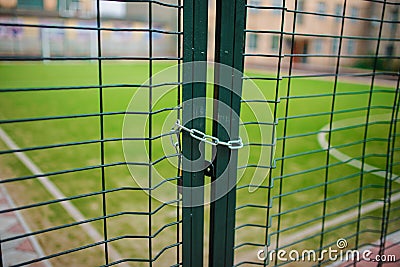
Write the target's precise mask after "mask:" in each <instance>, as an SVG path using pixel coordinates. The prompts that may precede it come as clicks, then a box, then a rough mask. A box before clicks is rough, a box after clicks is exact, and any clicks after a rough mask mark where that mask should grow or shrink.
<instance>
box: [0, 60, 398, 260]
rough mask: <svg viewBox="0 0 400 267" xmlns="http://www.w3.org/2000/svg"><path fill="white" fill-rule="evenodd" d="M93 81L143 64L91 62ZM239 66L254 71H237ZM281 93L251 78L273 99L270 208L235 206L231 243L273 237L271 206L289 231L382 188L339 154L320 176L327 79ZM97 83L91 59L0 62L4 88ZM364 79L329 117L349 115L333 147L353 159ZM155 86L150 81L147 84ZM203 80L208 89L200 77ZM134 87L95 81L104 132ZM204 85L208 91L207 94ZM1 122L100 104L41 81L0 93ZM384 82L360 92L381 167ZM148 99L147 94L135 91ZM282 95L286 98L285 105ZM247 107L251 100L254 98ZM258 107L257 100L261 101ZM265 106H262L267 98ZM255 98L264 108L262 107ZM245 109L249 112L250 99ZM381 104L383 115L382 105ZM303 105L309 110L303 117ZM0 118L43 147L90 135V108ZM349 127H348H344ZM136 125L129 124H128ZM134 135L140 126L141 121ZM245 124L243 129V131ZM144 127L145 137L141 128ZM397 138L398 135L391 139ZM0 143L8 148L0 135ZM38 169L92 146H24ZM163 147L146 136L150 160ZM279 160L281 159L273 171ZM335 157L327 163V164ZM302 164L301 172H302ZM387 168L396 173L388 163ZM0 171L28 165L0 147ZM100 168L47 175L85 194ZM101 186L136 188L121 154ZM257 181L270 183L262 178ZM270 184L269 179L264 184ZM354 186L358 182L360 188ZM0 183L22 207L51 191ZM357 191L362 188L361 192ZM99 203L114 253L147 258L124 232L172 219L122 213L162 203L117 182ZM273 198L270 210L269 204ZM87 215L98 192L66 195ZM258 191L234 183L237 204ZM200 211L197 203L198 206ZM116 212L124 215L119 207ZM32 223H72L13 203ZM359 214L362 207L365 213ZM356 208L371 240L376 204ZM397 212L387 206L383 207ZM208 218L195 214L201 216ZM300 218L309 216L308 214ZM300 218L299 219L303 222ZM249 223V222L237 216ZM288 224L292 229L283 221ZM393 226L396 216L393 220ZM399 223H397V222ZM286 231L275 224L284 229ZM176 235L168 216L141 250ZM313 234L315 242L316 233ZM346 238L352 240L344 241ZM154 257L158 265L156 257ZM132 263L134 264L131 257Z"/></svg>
mask: <svg viewBox="0 0 400 267" xmlns="http://www.w3.org/2000/svg"><path fill="white" fill-rule="evenodd" d="M168 66H170V64H169V63H157V64H154V66H153V73H157V72H158V71H161V70H162V69H164V68H166V67H168ZM102 72H103V80H102V82H103V84H104V85H108V84H142V83H143V82H145V81H146V80H147V79H148V77H149V66H148V65H147V64H146V63H143V64H141V63H108V62H106V63H104V64H103V67H102ZM247 74H248V75H249V76H252V75H254V74H255V73H253V72H249V73H247ZM256 75H257V76H266V77H267V76H268V74H265V73H256ZM291 82H292V83H291V87H290V97H289V98H287V97H286V94H287V90H288V86H287V83H288V80H287V79H283V81H281V82H280V87H279V92H278V94H279V95H278V96H276V95H275V85H276V82H274V81H262V80H257V81H256V84H257V85H258V86H259V87H260V89H261V91H262V93H263V94H264V95H265V97H266V98H267V99H275V97H277V98H278V99H280V102H279V103H278V104H277V110H276V115H277V120H278V122H279V123H278V125H277V127H276V129H277V133H276V136H277V138H278V140H277V146H276V151H275V159H276V168H274V169H273V170H272V171H271V172H272V174H271V177H272V181H271V182H272V183H273V188H272V191H271V194H270V196H271V203H270V205H272V208H271V210H270V213H269V215H270V216H272V219H271V220H268V221H266V216H267V213H266V209H265V208H264V209H262V208H255V207H247V208H243V209H239V210H238V211H237V225H238V226H240V225H242V226H243V227H238V230H237V232H236V239H237V242H236V243H237V244H240V243H242V242H255V243H260V244H262V243H263V242H264V240H265V231H266V229H265V228H263V227H258V226H257V225H261V226H262V225H265V224H266V223H268V224H270V228H269V230H268V233H269V234H271V237H272V240H273V238H274V236H275V235H276V234H274V233H275V232H276V231H277V230H278V220H277V219H278V217H279V216H278V215H279V214H280V215H281V216H280V225H279V229H280V231H283V230H284V231H283V232H282V233H281V236H280V237H281V238H282V239H290V236H291V235H292V234H294V233H298V232H301V230H302V229H304V228H306V227H308V226H310V225H312V224H314V223H318V222H319V221H318V220H315V218H319V217H321V216H322V215H323V214H322V210H323V207H324V205H325V208H326V213H327V214H331V213H335V212H337V211H341V210H345V209H347V208H349V207H352V206H354V207H355V205H357V203H358V202H359V199H360V196H361V197H362V200H363V201H365V202H368V201H374V200H376V199H381V198H382V197H383V192H384V189H383V185H384V182H385V181H384V179H382V178H380V177H377V176H375V175H373V174H365V175H364V176H363V182H362V184H360V175H359V172H360V170H359V169H356V168H354V167H351V166H348V165H346V164H344V163H340V162H339V161H338V160H336V159H335V158H333V157H330V160H329V162H330V164H332V165H333V166H332V167H330V168H329V176H328V183H325V174H326V168H325V167H324V166H325V164H326V157H327V156H326V153H327V152H326V151H323V150H322V149H321V147H320V146H319V144H318V140H317V134H318V131H319V130H320V129H321V128H322V127H323V126H325V125H327V124H328V123H329V121H330V119H331V113H330V111H331V101H332V92H333V87H334V86H333V78H331V79H330V78H324V79H307V78H298V79H292V81H291ZM97 84H98V67H97V64H96V63H79V62H78V63H72V64H68V63H67V64H61V63H60V64H59V63H57V64H56V63H49V64H43V63H23V64H22V63H15V64H14V63H13V64H11V63H2V64H1V65H0V89H12V88H16V89H18V88H41V87H69V86H77V87H79V86H89V87H90V86H93V85H97ZM369 89H370V86H369V85H368V84H355V83H345V82H341V81H340V82H339V84H338V86H337V95H336V100H335V101H336V102H335V106H334V111H335V114H334V115H333V121H334V122H336V123H337V125H338V127H339V126H340V122H341V121H345V120H347V121H349V119H352V120H353V121H350V122H349V123H350V124H351V125H357V124H359V125H360V126H358V127H357V126H356V127H349V128H345V127H344V128H343V129H342V130H336V131H333V132H332V136H331V140H332V145H333V146H337V147H338V149H339V150H340V151H341V152H343V153H345V154H347V155H349V156H351V157H355V158H357V157H358V158H359V157H361V156H362V147H363V143H362V142H358V141H359V140H362V139H363V136H364V131H365V125H363V124H364V123H365V116H366V114H367V109H366V107H367V106H368V101H369ZM153 90H157V89H153ZM209 90H211V87H209ZM135 92H136V88H133V87H111V88H104V89H103V109H104V112H105V113H110V114H109V115H105V116H104V138H106V139H112V138H121V135H122V124H123V119H124V115H123V114H115V115H112V114H111V113H113V112H124V111H125V110H126V108H127V106H128V104H129V101H130V99H131V97H132V96H133V94H134V93H135ZM209 93H210V94H211V91H210V92H209ZM0 94H1V96H0V121H2V122H7V120H12V119H19V118H39V117H51V116H64V115H74V114H77V115H78V114H80V115H82V114H96V113H98V112H99V110H100V106H99V89H98V88H87V89H79V88H78V89H71V90H51V91H39V90H36V91H35V90H32V91H25V92H17V91H16V92H1V93H0ZM244 94H245V97H247V98H249V99H251V98H252V97H253V96H254V95H252V92H248V91H246V87H245V88H244ZM394 97H395V90H394V89H393V87H392V88H390V87H388V88H385V87H380V86H374V88H373V94H372V98H371V109H370V116H371V117H373V116H380V118H383V119H381V120H380V123H372V124H371V125H370V126H369V127H368V135H367V139H368V140H369V141H368V142H367V145H366V155H367V156H366V159H365V162H366V163H368V164H371V165H374V166H377V167H379V168H381V169H385V168H386V164H387V160H386V155H387V146H388V137H389V130H390V129H389V123H388V122H389V121H390V114H391V112H392V107H393V103H394ZM143 101H148V99H143ZM288 101H289V104H288V106H287V105H286V104H287V102H288ZM163 105H165V106H175V105H176V94H171V95H169V96H167V97H166V98H165V99H164V101H162V102H160V103H157V105H156V106H155V108H162V107H163ZM256 105H261V104H254V107H255V106H256ZM263 105H265V104H263ZM269 105H270V107H271V109H273V104H269ZM250 106H251V104H248V105H245V104H243V106H242V114H241V117H242V118H243V120H245V121H246V120H253V119H254V116H253V115H252V114H251V112H250V109H249V107H250ZM286 106H287V107H288V118H286V120H287V127H286V137H285V138H282V136H283V131H284V124H285V112H286ZM263 108H264V109H265V108H266V107H265V106H264V107H263ZM255 109H256V110H259V109H257V108H255ZM382 114H389V115H382ZM304 115H309V116H304ZM164 119H165V115H154V122H153V123H154V129H155V130H154V133H153V135H157V134H158V131H160V129H161V125H162V122H163V120H164ZM0 126H1V127H2V128H3V130H5V131H6V132H7V133H8V134H9V135H10V136H11V138H12V139H13V140H14V141H15V142H16V143H17V144H18V145H19V146H20V147H21V148H24V147H34V146H44V145H49V144H59V143H68V142H81V141H89V140H98V139H100V121H99V116H79V117H76V118H65V119H57V120H39V121H28V122H13V123H2V124H0ZM345 126H349V125H345ZM136 127H137V129H139V130H142V129H143V128H144V127H145V126H144V124H143V121H142V120H140V119H138V123H137V126H136ZM243 128H245V129H247V130H248V133H249V138H250V139H251V141H254V142H257V141H260V140H258V139H259V135H258V134H257V131H263V130H267V128H264V129H263V128H262V127H259V128H258V130H256V131H254V130H253V128H252V126H246V127H243ZM138 132H140V131H138ZM141 132H143V133H145V132H146V131H145V130H143V131H141ZM252 134H253V136H252ZM142 137H144V136H142ZM284 140H285V151H284V157H285V159H284V160H282V154H283V153H282V150H283V142H284ZM395 146H396V147H398V142H396V143H395ZM261 149H262V148H259V147H252V148H251V149H250V150H249V149H248V148H247V152H249V153H250V159H249V163H253V162H255V163H257V157H258V156H259V153H260V151H261ZM0 150H8V148H7V147H6V146H5V144H4V143H3V142H1V141H0ZM25 153H26V154H27V155H28V156H29V157H30V158H31V159H32V160H33V161H34V162H35V163H36V164H37V165H38V166H39V167H40V168H41V169H42V170H43V171H44V172H45V173H47V172H55V171H59V170H68V169H75V168H84V167H86V166H96V165H98V164H100V144H99V142H93V143H90V144H82V145H73V146H64V147H58V148H51V149H43V150H34V151H28V152H25ZM162 155H163V151H162V150H161V141H154V142H153V157H154V159H157V158H160V157H162ZM146 158H147V156H146V155H138V161H143V160H146ZM124 161H125V159H124V156H123V149H122V142H121V141H110V142H106V143H105V163H106V164H112V163H117V162H124ZM399 161H400V157H399V154H398V153H395V154H394V162H395V163H396V162H397V163H398V162H399ZM282 162H283V164H284V166H283V171H282V172H281V168H282ZM335 163H336V164H335ZM260 164H261V165H262V164H264V165H269V162H261V163H260ZM155 168H156V169H157V170H158V171H160V172H162V173H163V174H165V175H166V176H169V177H173V176H174V175H176V173H175V172H176V170H174V169H173V168H171V166H169V165H168V164H167V163H164V162H162V163H160V164H159V165H157V166H156V167H155ZM307 170H309V171H307ZM254 171H255V169H254V168H248V169H247V170H246V172H245V173H244V176H243V178H242V180H241V181H240V182H239V185H245V184H248V183H249V182H250V177H251V175H253V174H254ZM392 172H393V173H394V174H399V173H400V169H399V166H398V165H395V166H393V169H392ZM0 173H1V177H0V178H1V179H7V178H12V177H20V176H28V175H31V174H30V173H29V171H28V170H27V169H26V168H25V167H24V166H23V165H22V164H21V162H19V161H18V159H17V158H16V157H15V156H14V155H12V154H10V153H8V154H1V155H0ZM137 175H138V176H143V177H144V178H146V177H147V175H148V167H142V168H138V169H137ZM100 177H101V170H100V169H99V168H95V169H89V170H82V171H78V172H72V173H66V174H58V175H54V176H50V178H51V180H52V181H53V182H54V183H55V184H56V185H57V186H58V187H59V188H60V190H61V191H62V192H63V193H64V194H65V195H66V196H74V195H79V194H87V193H90V192H98V191H100V190H101V178H100ZM105 177H106V188H107V189H114V188H120V187H137V184H136V183H135V181H134V180H133V179H132V178H131V176H130V173H129V171H128V169H127V167H126V165H124V164H120V165H116V166H111V167H107V168H105ZM263 185H270V183H269V181H268V178H267V179H266V180H265V181H264V183H263ZM271 185H272V184H271ZM360 185H361V189H360ZM325 186H326V188H327V191H326V192H327V198H328V201H327V202H325V204H324V201H323V200H324V189H325ZM7 189H8V190H9V192H10V194H11V195H12V196H13V198H14V200H15V202H16V203H17V204H18V205H27V204H32V203H38V202H41V201H46V200H51V196H50V195H49V194H48V193H47V192H46V191H45V189H44V188H43V187H42V186H41V185H40V184H39V182H38V181H36V180H35V179H28V180H24V181H19V182H10V183H7ZM399 189H400V186H399V184H398V183H396V182H393V183H392V190H393V191H398V190H399ZM360 192H361V193H360ZM106 199H107V213H108V214H119V213H123V214H120V215H119V216H114V217H111V218H109V219H108V222H107V226H108V236H109V238H113V237H118V236H124V235H126V236H127V238H125V239H123V240H117V241H115V242H112V243H113V245H114V246H115V247H116V248H117V249H118V251H119V252H120V253H121V254H122V255H123V256H124V257H133V258H147V257H148V255H149V248H148V244H149V240H148V238H139V239H134V238H130V236H146V235H148V234H149V233H152V234H154V233H155V232H156V231H157V230H159V229H160V228H161V227H162V226H163V225H164V224H167V223H171V222H173V221H175V220H176V216H177V215H176V213H177V208H176V207H173V206H164V207H162V209H161V210H160V211H159V212H157V213H156V214H154V215H153V216H152V218H151V225H149V218H148V216H143V215H136V214H127V213H126V212H147V211H148V210H149V209H151V210H155V209H157V208H158V207H160V206H161V205H162V203H160V202H158V201H157V200H154V199H153V200H152V201H149V197H148V195H146V194H145V193H144V192H142V191H133V190H120V191H115V192H112V193H108V194H107V197H106ZM279 202H281V204H280V209H279ZM72 203H73V204H75V205H76V206H77V207H78V208H79V210H80V211H81V212H82V213H83V214H84V215H85V216H86V218H96V217H100V216H102V201H101V196H100V195H95V196H87V197H84V198H80V199H77V200H73V201H72ZM267 203H268V194H267V189H259V190H257V191H255V192H253V193H250V192H249V191H248V190H247V188H244V189H240V190H238V204H237V205H238V206H241V205H246V204H254V206H255V205H264V206H265V205H267ZM398 206H399V203H393V205H392V209H393V213H394V214H396V213H397V214H398V213H399V211H398V209H396V207H398ZM206 211H208V209H206ZM124 212H125V213H124ZM23 214H24V215H25V217H26V218H27V221H28V223H29V225H30V227H31V229H32V230H40V229H46V228H49V227H53V226H57V225H63V224H65V223H72V222H73V221H72V219H71V218H70V216H69V215H68V214H66V213H65V211H64V210H63V208H62V207H61V206H60V205H59V204H57V203H55V204H50V205H46V206H39V207H36V208H31V209H28V210H25V211H23ZM367 215H368V216H367ZM367 215H363V217H362V220H361V221H360V225H359V231H361V232H363V233H362V234H361V243H362V242H371V241H374V240H376V239H377V238H379V235H378V234H377V233H374V230H379V229H380V227H381V223H380V220H377V219H374V217H376V218H379V217H381V216H382V209H377V210H375V211H374V212H371V213H369V214H367ZM335 216H336V215H332V216H329V217H327V220H329V219H332V218H335ZM394 217H396V216H394ZM207 218H208V216H207V215H206V219H207ZM309 221H310V222H309ZM307 222H309V223H307ZM102 223H103V222H102V221H97V222H94V223H93V225H94V226H95V227H96V228H97V229H98V231H99V232H101V233H102V229H103V224H102ZM244 224H249V225H244ZM294 225H297V227H293V229H292V226H294ZM397 225H398V224H397ZM389 226H390V229H389V230H391V231H393V230H396V223H395V222H394V223H390V224H389ZM356 228H357V222H354V223H349V224H347V225H343V226H342V227H338V229H336V230H335V231H332V232H331V233H329V234H327V235H326V240H325V244H328V243H329V242H334V241H335V240H336V239H338V238H339V237H342V236H346V235H347V234H349V233H352V232H354V231H355V229H356ZM397 228H398V226H397ZM285 229H286V230H285ZM176 235H177V228H176V226H173V227H169V228H167V229H165V230H164V231H161V232H160V234H159V235H157V236H156V237H154V238H153V239H152V246H153V248H152V253H151V254H152V256H153V257H154V256H155V255H156V254H157V253H158V252H159V251H160V250H161V249H162V248H163V247H165V246H166V245H168V244H173V243H175V240H176ZM38 239H39V241H40V243H41V245H42V246H43V248H44V250H45V252H46V253H57V252H60V251H62V250H65V249H71V248H74V247H77V246H81V245H85V244H90V243H92V241H91V240H90V239H89V238H88V237H87V236H86V235H85V233H82V230H81V228H80V227H79V226H74V227H70V228H66V229H61V230H57V231H52V232H47V233H44V234H41V235H39V236H38ZM316 240H319V239H318V237H317V238H314V239H313V238H310V239H307V240H304V242H300V243H298V244H297V246H298V247H303V248H308V249H312V248H314V246H313V244H314V243H315V242H316ZM317 242H319V241H317ZM352 242H353V243H352ZM349 243H350V244H354V239H349ZM256 250H257V248H255V247H246V246H244V247H242V248H240V249H238V250H237V259H243V258H247V259H249V260H253V261H256ZM100 253H102V249H101V247H100V246H97V247H92V248H88V249H85V250H83V251H80V252H75V253H73V255H75V256H74V257H71V254H69V255H65V256H61V257H59V258H57V259H55V260H53V261H54V264H56V265H63V264H66V263H68V264H70V265H74V266H79V265H81V266H87V265H88V264H89V263H90V265H95V264H99V265H101V264H102V257H101V256H99V255H100ZM175 253H176V249H170V250H169V251H167V252H166V253H164V254H162V256H160V258H159V259H158V260H160V261H162V262H164V263H166V264H167V263H169V262H171V264H172V263H173V262H174V260H175V259H176V256H175ZM166 264H165V266H166ZM135 266H136V265H135Z"/></svg>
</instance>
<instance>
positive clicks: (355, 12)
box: [350, 6, 359, 22]
mask: <svg viewBox="0 0 400 267" xmlns="http://www.w3.org/2000/svg"><path fill="white" fill-rule="evenodd" d="M350 16H351V17H353V18H358V16H359V14H358V8H357V7H355V6H353V7H351V8H350ZM352 21H353V22H357V20H356V19H353V20H352Z"/></svg>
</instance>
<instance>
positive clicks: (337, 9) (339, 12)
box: [335, 4, 343, 21]
mask: <svg viewBox="0 0 400 267" xmlns="http://www.w3.org/2000/svg"><path fill="white" fill-rule="evenodd" d="M335 15H336V16H342V15H343V9H342V5H341V4H337V5H336V6H335ZM335 20H336V21H339V20H340V18H339V17H335Z"/></svg>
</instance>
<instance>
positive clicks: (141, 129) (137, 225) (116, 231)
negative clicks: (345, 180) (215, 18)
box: [0, 0, 183, 266]
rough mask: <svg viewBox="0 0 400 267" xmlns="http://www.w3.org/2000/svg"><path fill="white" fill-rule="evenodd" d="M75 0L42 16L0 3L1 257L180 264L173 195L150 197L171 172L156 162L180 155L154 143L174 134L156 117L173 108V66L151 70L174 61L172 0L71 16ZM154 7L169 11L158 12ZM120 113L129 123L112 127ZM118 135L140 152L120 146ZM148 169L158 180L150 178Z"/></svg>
mask: <svg viewBox="0 0 400 267" xmlns="http://www.w3.org/2000/svg"><path fill="white" fill-rule="evenodd" d="M33 2H35V3H36V2H39V1H33ZM33 2H32V4H33V5H35V3H33ZM56 2H58V1H56ZM73 2H75V3H78V2H79V1H65V3H66V5H67V6H68V5H69V6H70V7H72V6H73V5H72V6H71V3H72V4H73ZM80 2H82V3H80ZM80 2H79V5H80V9H79V10H74V11H76V12H78V13H76V14H75V15H71V17H62V16H61V15H58V14H57V15H54V13H45V14H46V15H45V16H44V17H43V18H41V16H42V13H40V12H41V11H40V10H37V11H36V12H25V11H26V10H25V11H24V7H22V6H21V7H19V6H18V8H17V9H16V10H14V9H8V8H7V7H3V6H1V4H0V29H1V30H0V32H1V34H0V35H1V36H0V75H1V76H2V77H3V78H2V81H1V82H0V94H1V99H2V100H3V101H1V102H2V104H1V106H2V107H1V108H0V114H1V115H0V127H1V128H0V129H1V131H0V133H2V134H1V140H0V157H1V160H0V162H1V166H0V168H1V170H2V172H1V173H2V174H1V179H0V184H1V185H0V186H1V188H2V189H4V195H7V196H8V197H9V198H10V199H13V200H14V202H13V203H9V205H6V206H2V208H1V210H0V217H1V219H0V220H2V221H3V223H10V225H9V226H12V227H11V228H10V229H11V230H7V231H8V232H5V233H3V232H2V236H1V240H0V242H1V249H2V263H3V265H4V266H29V265H31V264H41V265H40V266H65V265H72V266H115V265H118V266H153V265H157V266H158V265H164V264H166V265H168V266H180V265H181V256H180V250H181V238H180V224H181V215H180V205H181V204H180V201H181V200H180V195H179V194H178V192H176V194H172V195H170V196H169V198H168V199H167V200H165V199H164V201H162V202H159V201H158V200H156V199H155V198H154V197H153V196H152V195H153V194H157V193H158V191H162V190H165V189H164V188H165V186H166V185H167V184H168V183H172V184H176V183H177V182H178V180H179V179H180V177H179V173H178V176H177V170H176V167H175V166H172V165H171V164H170V163H168V162H174V161H176V160H177V158H178V157H179V156H180V154H178V153H176V152H175V151H174V150H168V149H167V151H166V152H165V153H163V154H161V153H159V151H161V149H162V148H161V143H162V142H164V140H169V139H170V138H171V137H172V136H175V134H174V133H172V132H171V131H170V130H171V129H170V128H169V129H165V128H164V129H161V130H160V129H158V128H157V127H158V126H159V125H160V121H161V120H162V119H164V118H165V116H167V115H170V114H172V115H171V116H172V117H174V116H175V118H177V116H178V113H179V112H180V107H179V101H180V100H179V97H178V96H179V94H180V92H179V88H180V86H181V84H182V82H181V77H180V76H181V74H180V70H178V72H176V76H174V77H168V78H169V80H165V81H162V82H160V81H154V82H153V81H152V80H151V77H152V76H153V75H154V74H156V73H157V72H159V71H160V70H161V69H162V68H165V67H169V66H172V65H176V64H178V65H179V64H180V63H181V60H182V52H181V42H180V40H181V36H182V34H183V33H182V26H181V22H180V21H181V17H182V3H181V1H180V0H179V1H165V2H162V1H134V2H132V1H130V2H131V3H124V4H123V5H125V8H126V10H128V11H129V10H131V11H132V10H133V11H135V9H137V10H140V13H144V14H140V15H141V16H140V17H141V19H139V20H137V19H136V18H137V17H138V14H136V15H135V16H136V17H135V16H129V15H127V17H126V18H123V19H121V18H116V17H115V14H114V15H113V14H111V15H110V14H107V10H106V9H108V8H111V9H112V8H114V9H115V8H118V3H114V7H113V6H110V5H107V4H110V3H113V2H112V1H100V0H98V1H89V2H88V3H89V4H90V5H91V6H90V7H89V8H91V11H90V12H91V13H90V15H89V17H82V16H81V15H80V13H79V12H84V10H83V8H85V6H84V3H83V2H84V1H80ZM127 2H129V1H127ZM18 5H19V2H18ZM59 5H61V4H59ZM120 5H121V3H120ZM39 8H40V7H39ZM46 8H47V7H46ZM59 8H60V10H61V6H59ZM60 12H61V11H60ZM164 12H165V13H166V14H168V16H170V17H168V20H164V21H163V20H159V19H158V15H159V14H161V13H164ZM60 14H61V13H60ZM82 14H83V13H82ZM47 15H48V16H49V17H46V16H47ZM9 33H10V34H11V35H8V34H9ZM82 40H83V42H82ZM10 44H12V46H10ZM160 66H161V67H160ZM15 75H17V76H15ZM165 87H170V88H174V89H173V94H174V95H175V96H176V99H175V101H170V100H168V101H167V102H166V103H161V105H160V104H159V103H157V102H154V101H155V100H154V99H152V96H153V95H155V94H158V93H159V92H163V90H164V88H165ZM135 94H140V95H141V96H140V97H141V98H143V99H141V101H140V102H141V103H145V104H143V105H142V106H141V107H138V108H137V109H136V108H135V106H133V107H132V106H131V107H129V105H128V104H129V101H130V99H131V98H132V97H133V96H134V95H135ZM18 99H19V100H18ZM18 102H19V103H18ZM124 118H125V120H132V121H133V124H132V121H131V122H130V124H129V125H127V126H126V125H125V126H126V127H130V128H133V129H135V131H133V132H134V134H132V135H123V133H122V131H121V129H123V128H122V127H123V123H124V122H123V121H124ZM135 121H136V123H135ZM154 126H156V127H154ZM128 131H129V129H128ZM168 142H169V141H168ZM123 143H126V144H127V148H125V149H129V146H130V147H132V148H133V149H137V147H138V146H139V147H140V146H143V147H144V148H145V151H141V152H139V153H143V155H139V156H138V157H137V158H136V159H132V158H128V157H124V155H123V154H122V150H123V149H122V144H123ZM138 151H140V150H138ZM144 152H146V153H147V154H146V153H144ZM128 169H130V170H128ZM160 171H164V175H165V179H164V180H160V179H156V178H155V177H156V175H155V174H156V173H157V172H160ZM1 196H2V197H3V194H2V195H1ZM2 199H3V198H2ZM1 203H2V204H3V202H1ZM16 214H18V216H19V215H21V216H22V217H21V218H24V220H25V221H26V225H28V226H29V227H27V228H25V229H24V231H21V230H13V229H17V228H18V227H20V226H19V225H20V224H21V223H20V220H19V219H18V220H15V221H10V220H9V219H7V218H13V216H14V215H16ZM4 227H6V226H4ZM2 231H3V230H2ZM24 244H25V245H24ZM32 244H34V245H32ZM21 246H28V247H30V246H33V249H32V250H31V249H28V252H29V253H28V252H24V250H23V248H22V249H21V248H19V247H21ZM10 253H11V254H10ZM12 253H17V255H18V257H14V256H10V255H14V254H12ZM24 253H25V254H24ZM3 265H2V266H3ZM166 265H165V266H166ZM38 266H39V265H38Z"/></svg>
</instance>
